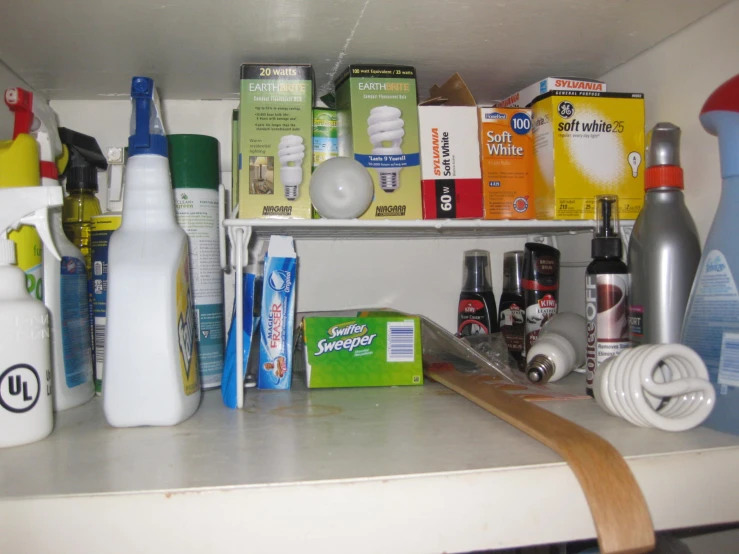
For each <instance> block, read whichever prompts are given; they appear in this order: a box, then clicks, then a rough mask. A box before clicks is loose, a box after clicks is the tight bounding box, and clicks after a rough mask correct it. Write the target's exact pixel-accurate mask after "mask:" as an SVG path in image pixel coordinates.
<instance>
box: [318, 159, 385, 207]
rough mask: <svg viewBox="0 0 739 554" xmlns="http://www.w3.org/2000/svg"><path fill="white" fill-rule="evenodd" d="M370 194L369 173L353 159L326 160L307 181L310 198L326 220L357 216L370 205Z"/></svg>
mask: <svg viewBox="0 0 739 554" xmlns="http://www.w3.org/2000/svg"><path fill="white" fill-rule="evenodd" d="M374 191H375V186H374V184H373V183H372V177H371V176H370V174H369V171H367V168H366V167H364V166H363V165H362V164H361V163H359V162H358V161H356V160H355V159H353V158H330V159H328V160H326V161H324V162H322V163H321V165H319V166H318V167H317V168H316V170H315V171H314V172H313V175H312V176H311V178H310V199H311V201H312V202H313V206H314V207H315V208H316V210H318V213H319V214H321V216H322V217H325V218H327V219H352V218H355V217H359V216H360V215H362V214H363V213H364V212H366V211H367V208H369V206H370V204H371V203H372V197H373V195H374Z"/></svg>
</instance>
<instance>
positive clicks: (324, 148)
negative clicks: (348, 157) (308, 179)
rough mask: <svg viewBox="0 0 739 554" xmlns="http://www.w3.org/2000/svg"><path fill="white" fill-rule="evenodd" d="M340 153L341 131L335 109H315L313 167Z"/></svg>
mask: <svg viewBox="0 0 739 554" xmlns="http://www.w3.org/2000/svg"><path fill="white" fill-rule="evenodd" d="M338 155H339V131H338V121H337V118H336V112H335V111H334V110H326V109H320V108H317V109H314V110H313V169H315V168H316V167H318V166H319V165H320V164H321V163H323V162H325V161H326V160H328V159H331V158H335V157H337V156H338Z"/></svg>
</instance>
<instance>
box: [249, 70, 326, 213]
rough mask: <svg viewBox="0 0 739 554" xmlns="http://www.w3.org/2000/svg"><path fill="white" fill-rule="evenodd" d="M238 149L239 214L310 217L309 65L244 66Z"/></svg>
mask: <svg viewBox="0 0 739 554" xmlns="http://www.w3.org/2000/svg"><path fill="white" fill-rule="evenodd" d="M239 150H240V153H239V160H240V161H239V216H240V217H242V218H262V217H272V218H298V219H308V218H310V217H311V202H310V195H309V193H308V184H309V182H310V175H311V166H312V165H313V69H312V67H311V66H310V65H281V64H248V63H247V64H243V65H242V66H241V105H240V108H239Z"/></svg>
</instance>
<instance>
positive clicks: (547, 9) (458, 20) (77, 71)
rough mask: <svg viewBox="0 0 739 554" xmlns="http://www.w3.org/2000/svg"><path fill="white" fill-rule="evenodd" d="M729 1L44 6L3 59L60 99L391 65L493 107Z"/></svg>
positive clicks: (613, 58) (2, 41)
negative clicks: (246, 71) (284, 68)
mask: <svg viewBox="0 0 739 554" xmlns="http://www.w3.org/2000/svg"><path fill="white" fill-rule="evenodd" d="M726 1H727V0H702V1H701V2H674V0H642V1H641V2H614V1H612V0H591V1H589V2H573V1H572V0H556V1H553V0H529V1H527V2H525V3H523V4H519V3H515V4H514V3H512V2H494V3H491V2H489V1H488V0H466V1H465V2H447V1H446V0H429V1H427V2H424V3H423V4H422V5H420V4H418V3H416V2H398V1H396V0H347V1H344V2H333V1H326V0H323V1H321V0H313V1H312V2H306V1H304V0H281V1H280V2H266V3H264V2H255V1H253V0H252V1H246V2H244V1H238V0H222V1H220V2H218V4H217V9H214V6H213V5H211V4H209V3H204V2H202V1H200V0H178V1H176V2H160V3H152V2H150V0H129V1H127V2H125V3H121V2H98V1H96V0H77V1H75V2H59V1H58V0H36V1H35V2H34V4H33V7H32V8H31V7H30V5H27V4H21V3H12V4H11V5H10V6H9V7H8V9H7V10H4V13H3V20H2V21H3V32H2V33H0V53H1V54H0V57H2V61H4V62H5V63H6V64H8V65H9V66H10V67H11V69H13V70H14V71H15V72H16V73H17V74H18V75H19V76H20V77H21V78H23V79H25V80H26V81H27V82H28V83H29V84H30V85H31V86H32V87H34V88H35V89H36V90H38V91H39V92H42V93H45V94H46V95H48V96H49V97H50V98H52V99H109V98H122V99H126V100H127V99H128V96H129V92H130V79H131V76H132V75H134V74H139V73H142V72H143V73H144V74H147V75H149V76H151V77H153V78H154V79H155V80H156V83H157V85H158V87H159V89H160V92H161V94H162V97H163V98H165V99H173V98H175V99H178V98H188V99H221V98H235V97H236V96H237V93H238V90H239V88H238V82H239V64H240V63H241V62H245V61H257V62H263V61H280V62H310V63H313V64H314V66H315V73H316V85H317V88H318V90H319V92H320V94H324V93H325V92H326V91H327V89H328V85H329V84H330V83H331V81H332V78H333V77H334V76H335V75H336V73H337V72H338V71H340V70H341V69H343V67H344V66H345V65H346V64H347V63H350V62H351V63H360V62H370V63H371V62H388V63H390V62H391V63H406V64H407V63H410V64H412V65H414V66H416V68H417V70H418V75H419V88H418V90H419V93H420V95H421V97H422V98H424V97H425V95H426V93H427V92H428V90H429V88H430V87H431V85H432V84H434V83H437V84H441V82H442V81H443V80H445V79H447V78H448V77H449V76H450V75H451V74H452V73H453V72H454V71H459V72H461V74H462V76H463V77H464V78H465V80H466V81H467V82H468V84H469V85H470V87H471V90H472V92H473V93H474V94H475V97H476V98H477V100H478V101H479V102H490V101H492V100H493V99H495V98H502V97H505V96H507V95H508V94H510V93H513V92H515V91H516V90H519V89H520V88H521V87H522V86H527V85H529V84H531V83H533V82H535V81H536V80H538V79H541V78H543V77H546V76H547V75H565V76H567V75H575V76H581V77H598V76H599V75H603V74H604V73H606V72H607V71H608V70H610V69H612V68H614V67H616V66H618V65H620V64H622V63H624V62H625V61H627V60H630V59H631V58H633V57H635V56H636V55H637V54H639V53H641V52H643V51H645V50H647V49H649V48H650V47H652V46H654V45H655V44H657V43H658V42H660V41H661V40H663V39H665V38H667V37H669V36H670V35H672V34H674V33H676V32H678V31H679V30H681V29H683V28H684V27H686V26H688V25H690V24H691V23H693V22H695V21H697V20H698V19H700V18H701V17H703V16H705V15H707V14H709V13H710V12H712V11H713V10H715V9H716V8H718V7H719V6H721V5H723V4H725V3H726ZM11 8H12V9H11ZM62 21H63V22H64V25H63V30H61V28H60V26H59V24H60V22H62ZM71 37H74V39H72V38H71ZM636 92H638V90H637V91H636Z"/></svg>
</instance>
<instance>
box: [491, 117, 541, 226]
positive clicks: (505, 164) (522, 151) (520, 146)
mask: <svg viewBox="0 0 739 554" xmlns="http://www.w3.org/2000/svg"><path fill="white" fill-rule="evenodd" d="M480 151H481V158H482V195H483V208H484V212H485V219H533V218H534V217H535V214H534V137H533V133H532V131H531V110H527V109H524V108H480Z"/></svg>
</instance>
